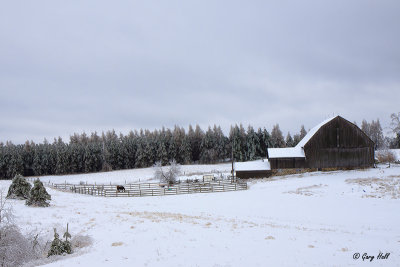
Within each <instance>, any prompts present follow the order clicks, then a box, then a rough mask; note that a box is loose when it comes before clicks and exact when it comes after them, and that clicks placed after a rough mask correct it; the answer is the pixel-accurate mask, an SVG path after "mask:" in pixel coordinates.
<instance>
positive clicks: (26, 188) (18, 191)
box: [7, 174, 32, 199]
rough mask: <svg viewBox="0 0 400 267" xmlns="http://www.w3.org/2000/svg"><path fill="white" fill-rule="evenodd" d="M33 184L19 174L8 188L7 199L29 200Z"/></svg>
mask: <svg viewBox="0 0 400 267" xmlns="http://www.w3.org/2000/svg"><path fill="white" fill-rule="evenodd" d="M31 188H32V186H31V184H30V183H29V182H28V181H27V180H26V179H25V177H23V176H22V175H20V174H17V175H16V176H15V177H14V178H13V180H12V183H11V185H10V187H9V188H8V193H7V198H15V199H27V198H28V197H29V194H30V190H31Z"/></svg>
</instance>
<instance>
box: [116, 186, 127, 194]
mask: <svg viewBox="0 0 400 267" xmlns="http://www.w3.org/2000/svg"><path fill="white" fill-rule="evenodd" d="M117 191H118V192H125V187H124V186H122V185H117Z"/></svg>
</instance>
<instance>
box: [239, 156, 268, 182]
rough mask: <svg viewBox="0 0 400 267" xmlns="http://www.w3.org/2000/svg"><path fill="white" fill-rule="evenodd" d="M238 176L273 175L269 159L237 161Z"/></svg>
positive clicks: (261, 176)
mask: <svg viewBox="0 0 400 267" xmlns="http://www.w3.org/2000/svg"><path fill="white" fill-rule="evenodd" d="M234 168H235V173H236V177H237V178H242V179H247V178H264V177H269V176H271V167H270V165H269V162H268V160H266V159H264V160H256V161H247V162H235V167H234Z"/></svg>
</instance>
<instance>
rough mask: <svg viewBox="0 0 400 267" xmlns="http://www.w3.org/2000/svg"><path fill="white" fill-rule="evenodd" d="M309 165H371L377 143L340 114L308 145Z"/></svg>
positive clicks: (307, 159) (317, 133) (306, 149)
mask: <svg viewBox="0 0 400 267" xmlns="http://www.w3.org/2000/svg"><path fill="white" fill-rule="evenodd" d="M304 152H305V155H306V165H307V167H309V168H332V167H369V166H373V164H374V143H373V142H372V140H371V139H370V138H369V137H368V136H367V135H366V134H365V133H364V132H363V131H361V129H360V128H358V127H357V126H356V125H354V124H353V123H351V122H349V121H347V120H345V119H343V118H342V117H339V116H338V117H336V118H335V119H333V120H332V121H330V122H328V123H327V124H325V125H324V126H322V127H321V128H320V129H319V131H317V132H316V133H315V134H314V136H313V137H312V138H311V139H310V140H309V142H307V144H306V145H305V146H304Z"/></svg>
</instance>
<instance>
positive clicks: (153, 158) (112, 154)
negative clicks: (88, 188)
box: [0, 124, 306, 179]
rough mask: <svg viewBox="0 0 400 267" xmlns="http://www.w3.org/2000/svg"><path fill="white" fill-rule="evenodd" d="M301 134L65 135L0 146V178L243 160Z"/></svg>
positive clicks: (177, 131)
mask: <svg viewBox="0 0 400 267" xmlns="http://www.w3.org/2000/svg"><path fill="white" fill-rule="evenodd" d="M305 134H306V131H305V129H304V126H302V127H301V130H300V133H299V134H295V135H294V136H293V137H292V136H291V134H290V133H288V134H287V135H286V138H284V136H283V134H282V131H281V130H280V128H279V124H276V125H274V127H273V129H272V131H271V134H270V133H269V132H268V131H267V130H266V129H265V128H258V129H257V130H255V129H254V128H253V127H252V126H248V127H247V129H245V128H244V127H243V125H241V124H240V125H235V126H232V127H231V129H230V132H229V135H228V136H225V135H224V133H223V131H222V129H221V127H220V126H216V125H214V126H213V127H208V129H207V130H206V131H204V130H202V129H201V128H200V126H199V125H196V126H195V127H192V126H189V129H188V131H186V130H185V129H184V128H182V127H179V126H175V127H174V128H173V129H165V128H162V129H160V130H154V131H149V130H140V131H131V132H129V133H128V134H127V135H123V134H121V133H120V134H119V135H117V134H116V132H115V131H114V130H112V131H107V132H106V133H104V132H103V133H102V134H101V135H99V134H97V132H94V133H91V134H90V135H87V134H86V133H82V134H77V133H75V134H74V135H72V136H70V140H69V142H64V141H63V140H62V138H60V137H58V138H55V139H54V141H53V142H52V143H50V142H48V141H47V140H46V139H45V140H44V142H43V143H38V144H36V143H34V142H33V141H26V142H25V144H18V145H14V144H13V143H12V142H6V143H5V144H4V143H0V177H1V178H6V179H8V178H12V177H14V176H15V175H16V174H22V175H24V176H32V175H35V176H39V175H61V174H74V173H89V172H99V171H109V170H121V169H133V168H144V167H149V166H153V165H154V164H155V163H156V162H161V164H162V165H167V164H168V163H169V162H170V161H172V160H175V161H176V162H177V163H179V164H191V163H205V164H206V163H217V162H224V161H229V160H230V159H231V157H232V155H233V157H234V159H235V161H248V160H255V159H259V158H265V157H266V150H267V148H268V147H286V146H288V147H292V146H295V145H296V144H297V143H298V142H299V141H300V140H301V138H303V137H304V136H305Z"/></svg>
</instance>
